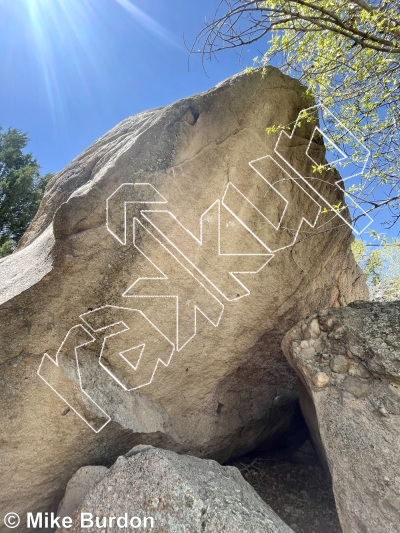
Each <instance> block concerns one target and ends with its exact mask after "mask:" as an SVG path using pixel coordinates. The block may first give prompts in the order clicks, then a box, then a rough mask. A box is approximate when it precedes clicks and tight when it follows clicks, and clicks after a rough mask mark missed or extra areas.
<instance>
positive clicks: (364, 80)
mask: <svg viewBox="0 0 400 533" xmlns="http://www.w3.org/2000/svg"><path fill="white" fill-rule="evenodd" d="M256 41H257V42H258V43H257V44H258V45H259V46H261V52H260V54H261V55H260V57H257V58H255V60H254V61H255V63H256V64H258V65H260V64H261V65H266V64H268V63H270V62H271V61H273V62H274V63H275V64H277V65H278V66H280V67H281V68H282V70H283V71H285V72H286V73H288V74H290V75H292V76H294V77H297V78H298V79H299V80H300V81H302V82H304V84H305V85H306V86H307V87H308V94H309V95H311V96H313V97H316V98H317V100H318V101H319V102H320V103H322V104H324V105H325V106H326V107H327V108H328V109H329V110H330V111H331V112H333V113H334V114H335V116H337V117H338V118H339V119H340V120H341V122H342V123H343V124H344V125H345V126H346V127H347V128H348V129H349V130H350V131H351V132H352V133H353V134H354V135H355V136H356V137H357V138H359V139H363V140H364V143H365V144H366V146H367V147H368V149H369V150H370V151H371V154H372V157H373V159H372V163H371V165H370V166H369V168H368V169H367V172H366V173H365V174H364V177H363V178H362V179H361V181H360V182H359V183H356V184H353V185H352V187H351V190H350V192H351V194H352V195H353V197H354V198H355V200H356V201H357V202H359V203H362V204H363V207H364V209H366V210H367V211H376V210H379V209H385V220H386V224H387V226H388V227H389V228H390V227H393V226H394V224H395V223H396V222H397V221H399V219H400V177H399V166H400V163H399V148H400V84H399V81H400V2H399V0H368V1H366V0H353V1H348V0H265V1H248V0H221V1H220V4H219V9H218V11H217V13H216V15H215V18H214V20H213V21H212V22H211V23H208V24H207V25H206V27H205V28H204V30H203V31H202V32H201V33H200V34H199V36H198V39H197V41H196V43H195V45H194V46H195V47H196V49H197V48H198V43H199V42H200V43H201V44H202V53H203V55H204V57H205V58H206V59H207V58H211V57H212V56H213V55H214V53H215V52H218V51H219V50H222V49H226V48H236V47H245V46H248V45H250V44H252V43H255V42H256ZM333 137H334V136H333ZM333 140H334V141H335V142H336V144H338V146H340V143H341V139H340V135H338V136H337V137H336V139H335V138H333ZM354 155H355V157H356V158H357V150H355V153H354ZM359 155H360V157H361V154H359ZM360 163H361V160H360Z"/></svg>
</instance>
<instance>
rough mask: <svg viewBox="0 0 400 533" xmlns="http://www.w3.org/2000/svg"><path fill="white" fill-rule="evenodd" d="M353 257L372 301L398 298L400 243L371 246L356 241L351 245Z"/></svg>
mask: <svg viewBox="0 0 400 533" xmlns="http://www.w3.org/2000/svg"><path fill="white" fill-rule="evenodd" d="M352 250H353V254H354V257H355V259H356V261H357V263H358V264H359V265H360V267H361V268H362V269H363V271H364V274H365V277H366V280H367V285H368V287H369V291H370V296H371V299H372V300H378V301H379V300H385V301H391V300H397V299H399V298H400V241H398V240H396V239H395V240H393V241H392V242H388V241H387V242H385V243H384V244H383V245H381V246H379V245H378V246H377V247H374V246H371V245H370V244H367V243H366V242H364V241H362V240H360V239H357V240H355V241H354V242H353V244H352Z"/></svg>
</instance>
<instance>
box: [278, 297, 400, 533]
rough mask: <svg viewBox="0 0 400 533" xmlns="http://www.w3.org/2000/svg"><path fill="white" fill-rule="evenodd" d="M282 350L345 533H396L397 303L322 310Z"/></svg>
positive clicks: (399, 453)
mask: <svg viewBox="0 0 400 533" xmlns="http://www.w3.org/2000/svg"><path fill="white" fill-rule="evenodd" d="M315 321H317V322H318V324H319V328H320V332H319V334H318V335H313V331H312V330H313V323H314V322H315ZM282 347H283V350H284V353H285V354H286V356H287V358H288V360H289V362H290V364H291V365H292V366H293V367H294V369H295V370H296V371H297V373H298V374H299V376H300V378H301V381H302V384H303V394H302V398H301V403H302V406H303V412H304V414H305V417H306V419H307V421H308V424H309V427H310V428H311V431H312V434H313V436H314V440H315V442H316V443H317V445H318V447H319V449H320V453H321V455H322V456H323V457H324V458H325V461H326V463H327V465H328V467H329V469H330V472H331V475H332V481H333V489H334V494H335V499H336V504H337V508H338V513H339V518H340V522H341V525H342V528H343V531H344V533H369V532H371V533H372V532H374V533H395V532H397V531H399V523H400V477H399V472H400V438H399V435H400V302H391V303H376V302H354V303H352V304H350V305H349V306H348V307H345V308H340V309H323V310H322V311H320V312H319V314H317V315H314V316H311V317H309V318H308V319H306V320H303V321H301V322H300V323H299V324H298V325H297V326H295V327H294V328H293V329H292V330H290V331H289V332H288V333H287V335H286V336H285V338H284V341H283V344H282ZM321 374H323V375H324V376H326V378H328V379H323V380H321V379H320V377H319V378H317V379H316V376H320V375H321Z"/></svg>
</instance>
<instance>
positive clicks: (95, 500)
mask: <svg viewBox="0 0 400 533" xmlns="http://www.w3.org/2000/svg"><path fill="white" fill-rule="evenodd" d="M67 495H68V492H67V494H66V496H67ZM81 513H91V515H92V516H97V517H106V518H107V519H109V517H111V516H113V517H124V516H125V513H127V515H128V519H132V518H134V517H137V518H138V520H137V521H135V522H134V524H139V520H140V521H141V522H142V528H139V530H144V528H143V524H144V519H145V517H147V518H153V520H154V528H153V530H154V531H157V533H203V532H205V533H216V532H217V531H221V532H222V531H226V532H229V533H243V532H245V531H252V532H254V533H290V532H292V529H290V527H289V526H287V525H286V524H285V523H284V522H283V521H282V520H281V519H280V518H279V517H278V515H276V514H275V513H274V511H273V510H272V509H271V508H270V507H269V506H268V505H267V504H266V503H265V502H263V501H262V499H261V498H260V497H259V496H258V494H257V493H256V492H255V490H254V489H253V488H252V487H251V486H250V485H249V484H248V483H247V481H245V480H244V479H243V477H242V476H241V474H240V472H239V470H238V469H237V468H234V467H231V466H221V465H219V464H218V463H217V462H215V461H210V460H205V459H198V458H196V457H191V456H185V455H178V454H176V453H174V452H170V451H165V450H158V449H156V448H152V447H151V446H137V447H136V448H133V450H131V452H129V453H128V454H126V456H121V457H119V458H118V459H117V461H116V463H115V464H114V465H113V466H112V467H111V468H110V470H109V472H108V473H107V475H106V476H105V477H104V479H103V480H102V481H100V482H99V483H98V484H97V485H96V486H95V487H94V488H93V489H92V490H91V491H90V492H89V494H88V495H87V496H86V498H85V499H84V500H83V502H82V504H81V506H80V508H79V509H78V510H77V511H76V513H75V514H74V516H73V526H72V528H63V529H59V530H58V531H59V532H60V533H61V532H62V533H66V532H68V531H69V532H71V533H73V532H78V531H82V529H81ZM107 523H108V522H107ZM148 524H150V522H148ZM88 525H90V523H88ZM102 528H103V529H105V530H106V531H107V532H109V533H113V532H117V531H121V529H120V528H118V525H117V523H116V522H114V524H113V525H111V526H108V527H105V526H104V525H103V526H102ZM100 529H101V528H100ZM147 530H148V531H151V530H152V529H151V528H150V527H148V529H147ZM85 531H87V532H88V533H91V532H93V533H94V532H98V531H99V528H98V527H96V525H95V524H94V527H89V528H88V529H85ZM128 531H135V529H134V527H131V529H128ZM292 533H293V532H292Z"/></svg>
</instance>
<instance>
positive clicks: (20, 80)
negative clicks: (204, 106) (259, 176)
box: [0, 0, 381, 235]
mask: <svg viewBox="0 0 400 533" xmlns="http://www.w3.org/2000/svg"><path fill="white" fill-rule="evenodd" d="M218 4H219V0H202V1H201V2H198V1H193V0H192V1H190V2H188V1H187V0H186V1H185V0H168V1H167V0H152V1H151V2H149V1H148V0H0V80H1V82H2V83H0V125H1V126H3V128H8V127H13V128H17V129H19V130H22V131H24V132H28V135H29V138H30V140H31V141H30V144H29V147H28V148H29V151H31V152H32V153H33V154H34V155H35V157H36V158H37V160H38V162H39V164H40V165H41V166H42V173H46V172H57V171H59V170H61V169H62V168H64V167H65V166H66V165H67V164H68V163H69V162H70V161H71V160H72V159H73V158H74V157H76V156H77V155H79V154H80V153H81V152H82V151H83V150H84V149H85V148H87V147H88V146H89V145H90V144H92V143H93V142H94V141H95V140H96V139H98V138H99V137H100V136H101V135H103V134H104V133H105V132H107V131H108V130H109V129H110V128H112V127H113V126H115V125H116V124H117V123H118V122H120V121H121V120H123V119H125V118H126V117H128V116H130V115H133V114H135V113H138V112H140V111H143V110H145V109H150V108H153V107H158V106H163V105H166V104H169V103H171V102H174V101H176V100H178V99H180V98H182V97H185V96H189V95H191V94H194V93H196V92H201V91H204V90H206V89H208V88H210V87H212V86H214V85H215V84H216V83H218V82H220V81H221V80H223V79H225V78H227V77H229V76H231V75H233V74H236V73H237V72H239V71H241V70H242V69H243V68H244V67H246V66H250V65H252V58H253V57H254V56H256V55H259V52H258V49H259V48H264V49H265V47H266V46H265V45H266V43H264V45H261V44H260V43H257V44H256V45H255V46H254V47H253V49H245V50H242V51H241V54H240V55H239V53H238V52H237V51H234V50H230V51H227V52H225V53H222V54H220V55H218V57H217V58H215V59H214V60H213V61H211V62H207V63H206V72H205V71H204V68H203V65H202V61H201V57H200V55H192V56H191V57H189V52H188V50H187V47H186V46H191V45H192V43H193V42H194V39H195V37H196V35H197V34H198V32H199V31H200V30H201V29H202V28H203V27H204V23H205V20H206V19H208V20H211V19H212V18H213V15H214V13H215V10H216V9H217V7H218ZM185 43H186V44H185ZM378 219H379V217H378ZM374 229H376V230H377V231H381V227H380V225H379V224H377V223H376V224H375V227H374ZM364 235H365V234H364Z"/></svg>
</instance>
